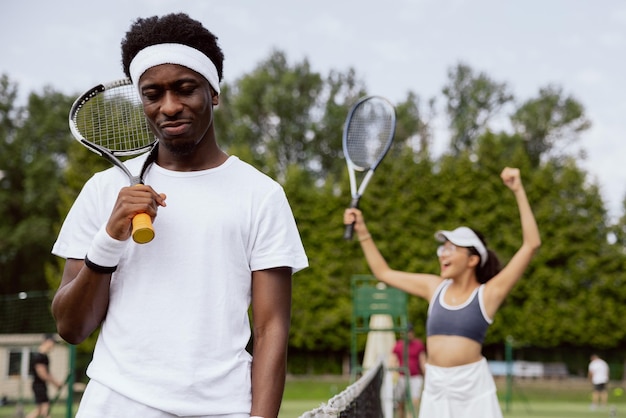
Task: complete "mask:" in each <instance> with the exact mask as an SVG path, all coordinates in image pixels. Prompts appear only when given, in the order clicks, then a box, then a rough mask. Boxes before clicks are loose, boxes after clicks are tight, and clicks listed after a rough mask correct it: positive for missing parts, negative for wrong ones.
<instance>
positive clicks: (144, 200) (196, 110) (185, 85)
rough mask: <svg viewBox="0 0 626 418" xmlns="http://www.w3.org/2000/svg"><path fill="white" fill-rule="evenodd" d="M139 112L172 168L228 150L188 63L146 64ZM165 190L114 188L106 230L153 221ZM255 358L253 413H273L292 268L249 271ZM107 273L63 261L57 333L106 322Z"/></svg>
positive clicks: (68, 335)
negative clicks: (144, 218) (140, 217)
mask: <svg viewBox="0 0 626 418" xmlns="http://www.w3.org/2000/svg"><path fill="white" fill-rule="evenodd" d="M139 88H140V92H141V98H142V102H143V105H144V112H145V114H146V117H147V119H148V122H149V124H150V127H151V129H152V130H153V132H154V133H155V135H156V136H157V137H158V138H159V153H158V156H157V161H156V163H157V164H158V165H159V166H161V167H163V168H166V169H168V170H173V171H198V170H205V169H210V168H215V167H218V166H220V165H221V164H223V163H224V162H225V161H226V160H227V159H228V155H227V154H226V153H225V152H224V151H222V150H221V149H220V148H219V146H218V145H217V141H216V138H215V130H214V126H213V107H214V106H216V105H217V104H218V103H219V96H218V95H217V94H216V93H215V92H214V91H213V89H212V88H211V87H210V85H209V83H208V81H207V80H206V79H205V78H204V77H203V76H201V75H200V74H198V73H196V72H195V71H193V70H190V69H188V68H186V67H183V66H179V65H175V64H163V65H158V66H156V67H152V68H150V69H148V70H147V71H146V72H145V73H144V74H143V75H142V76H141V78H140V80H139ZM165 201H166V196H165V194H162V193H157V192H156V191H155V190H154V189H152V187H150V186H149V185H140V186H133V187H124V188H122V189H121V190H120V192H119V194H118V197H117V200H116V202H115V205H114V207H113V210H112V212H111V216H110V218H109V220H108V222H107V225H106V230H107V232H108V233H109V235H110V236H111V237H113V238H115V239H117V240H120V241H125V240H128V239H129V237H130V234H131V229H132V225H131V221H132V219H133V217H134V216H135V215H136V214H138V213H147V214H149V215H150V216H151V217H152V218H153V220H154V218H155V217H156V216H157V212H158V209H159V208H160V207H165V206H166V202H165ZM251 280H252V315H253V318H254V326H253V335H254V347H253V349H254V358H253V361H252V410H251V411H250V412H251V415H258V416H262V417H265V418H269V417H276V416H277V415H278V410H279V409H280V403H281V399H282V395H283V390H284V384H285V380H284V376H285V370H286V359H287V340H288V336H289V325H290V320H291V268H288V267H278V268H272V269H267V270H260V271H254V272H252V277H251ZM110 282H111V274H100V273H96V272H94V271H92V270H91V269H89V268H87V267H85V265H84V260H78V259H68V260H67V261H66V263H65V268H64V271H63V277H62V279H61V285H60V287H59V289H58V291H57V293H56V295H55V297H54V300H53V301H52V313H53V315H54V317H55V320H56V323H57V329H58V332H59V334H60V335H61V336H62V337H63V338H64V339H65V340H66V341H68V342H69V343H72V344H78V343H80V342H81V341H83V340H84V339H85V338H87V337H88V336H89V335H90V334H91V333H92V332H93V331H94V330H95V329H96V328H97V327H98V326H100V324H101V323H102V321H103V320H104V318H105V317H106V314H107V309H108V306H109V285H110Z"/></svg>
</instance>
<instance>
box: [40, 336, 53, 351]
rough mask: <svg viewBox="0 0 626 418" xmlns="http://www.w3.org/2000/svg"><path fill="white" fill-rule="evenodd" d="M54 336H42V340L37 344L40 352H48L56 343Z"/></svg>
mask: <svg viewBox="0 0 626 418" xmlns="http://www.w3.org/2000/svg"><path fill="white" fill-rule="evenodd" d="M56 342H57V341H56V338H55V337H54V334H45V335H44V337H43V341H42V342H41V344H40V345H39V351H40V352H42V353H48V352H49V351H50V350H52V348H53V347H54V345H55V344H56Z"/></svg>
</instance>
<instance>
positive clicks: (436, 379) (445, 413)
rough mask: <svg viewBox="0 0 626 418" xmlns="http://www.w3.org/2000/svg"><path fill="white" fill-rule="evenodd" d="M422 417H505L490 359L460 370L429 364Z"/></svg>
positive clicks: (421, 407) (460, 367)
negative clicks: (488, 361) (490, 368)
mask: <svg viewBox="0 0 626 418" xmlns="http://www.w3.org/2000/svg"><path fill="white" fill-rule="evenodd" d="M425 376H426V384H425V386H424V391H423V392H422V402H421V406H420V414H419V416H420V418H433V417H437V418H502V410H501V409H500V404H499V403H498V396H497V394H496V384H495V382H494V380H493V376H492V375H491V372H490V371H489V366H488V365H487V360H486V359H485V358H483V359H482V360H480V361H478V362H476V363H471V364H466V365H463V366H457V367H437V366H433V365H430V364H426V373H425Z"/></svg>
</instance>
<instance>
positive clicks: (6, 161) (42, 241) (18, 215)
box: [0, 75, 72, 294]
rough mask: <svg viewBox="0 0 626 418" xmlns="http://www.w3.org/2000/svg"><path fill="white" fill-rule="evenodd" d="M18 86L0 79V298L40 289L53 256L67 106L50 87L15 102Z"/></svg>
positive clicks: (66, 141) (66, 135) (66, 138)
mask: <svg viewBox="0 0 626 418" xmlns="http://www.w3.org/2000/svg"><path fill="white" fill-rule="evenodd" d="M16 98H17V85H15V84H13V83H11V81H10V80H9V79H8V76H6V75H5V76H3V77H2V78H1V79H0V219H1V221H0V293H2V294H7V293H17V292H18V291H22V290H44V289H46V288H47V286H46V282H45V279H44V264H45V263H46V262H50V261H51V260H52V259H53V256H52V255H51V254H50V248H51V247H52V243H53V242H54V240H55V237H56V230H55V223H56V220H57V218H58V211H57V205H56V202H57V201H58V190H59V189H60V186H61V184H62V181H63V177H62V168H63V166H64V165H65V163H66V161H67V154H66V150H67V147H68V144H69V143H71V142H72V140H71V137H70V135H69V132H68V129H67V112H68V109H69V107H70V105H71V101H70V100H69V99H68V98H67V97H65V96H63V95H62V94H60V93H58V92H55V91H54V90H52V89H51V88H46V89H44V91H43V92H41V94H35V93H32V94H31V95H30V96H29V98H28V103H27V105H26V106H25V107H23V108H22V107H19V106H18V105H17V103H16Z"/></svg>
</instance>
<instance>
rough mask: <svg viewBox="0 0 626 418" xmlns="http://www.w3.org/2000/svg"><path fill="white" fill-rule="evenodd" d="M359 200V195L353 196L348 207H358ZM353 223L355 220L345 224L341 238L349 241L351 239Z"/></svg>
mask: <svg viewBox="0 0 626 418" xmlns="http://www.w3.org/2000/svg"><path fill="white" fill-rule="evenodd" d="M359 200H361V196H356V197H353V198H352V200H351V201H350V207H351V208H358V207H359ZM354 224H355V222H352V223H351V224H348V225H346V228H345V229H344V230H343V239H345V240H346V241H350V240H351V239H352V235H353V234H354Z"/></svg>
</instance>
